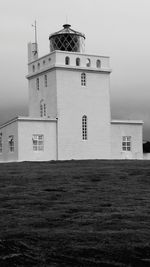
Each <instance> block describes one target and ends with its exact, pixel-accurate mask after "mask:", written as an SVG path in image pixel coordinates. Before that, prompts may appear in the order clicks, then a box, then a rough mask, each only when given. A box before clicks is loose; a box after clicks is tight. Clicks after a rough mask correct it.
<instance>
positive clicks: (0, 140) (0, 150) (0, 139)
mask: <svg viewBox="0 0 150 267" xmlns="http://www.w3.org/2000/svg"><path fill="white" fill-rule="evenodd" d="M2 152H3V143H2V133H0V153H2Z"/></svg>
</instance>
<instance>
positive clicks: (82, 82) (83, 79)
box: [81, 73, 86, 86]
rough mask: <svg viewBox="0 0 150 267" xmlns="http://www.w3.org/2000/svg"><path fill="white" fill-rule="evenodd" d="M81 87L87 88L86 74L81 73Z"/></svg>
mask: <svg viewBox="0 0 150 267" xmlns="http://www.w3.org/2000/svg"><path fill="white" fill-rule="evenodd" d="M81 85H82V86H86V74H85V73H81Z"/></svg>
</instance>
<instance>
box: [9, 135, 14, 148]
mask: <svg viewBox="0 0 150 267" xmlns="http://www.w3.org/2000/svg"><path fill="white" fill-rule="evenodd" d="M8 146H9V151H10V152H14V148H15V147H14V135H10V136H9V138H8Z"/></svg>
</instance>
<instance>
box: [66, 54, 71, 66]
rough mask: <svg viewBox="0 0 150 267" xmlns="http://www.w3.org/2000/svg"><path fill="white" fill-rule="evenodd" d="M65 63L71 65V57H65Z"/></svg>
mask: <svg viewBox="0 0 150 267" xmlns="http://www.w3.org/2000/svg"><path fill="white" fill-rule="evenodd" d="M65 65H70V57H68V56H67V57H65Z"/></svg>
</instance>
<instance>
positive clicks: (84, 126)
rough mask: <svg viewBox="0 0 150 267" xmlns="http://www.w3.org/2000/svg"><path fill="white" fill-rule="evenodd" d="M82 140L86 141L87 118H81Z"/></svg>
mask: <svg viewBox="0 0 150 267" xmlns="http://www.w3.org/2000/svg"><path fill="white" fill-rule="evenodd" d="M82 140H87V116H86V115H84V116H83V117H82Z"/></svg>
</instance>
